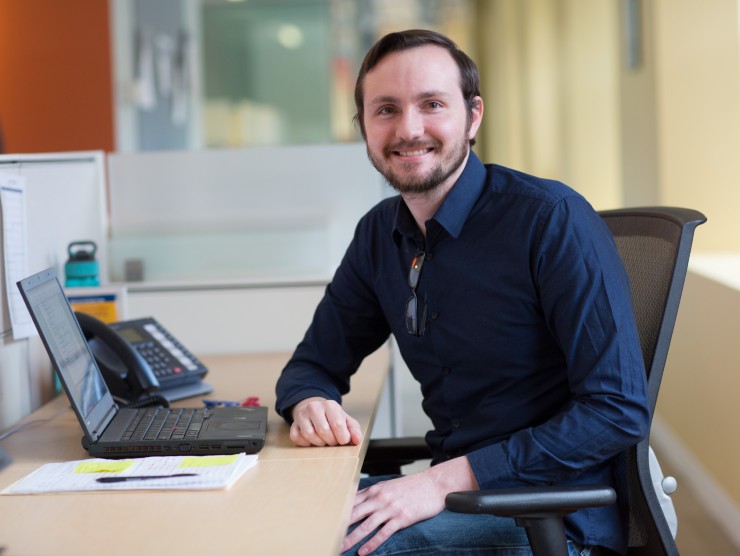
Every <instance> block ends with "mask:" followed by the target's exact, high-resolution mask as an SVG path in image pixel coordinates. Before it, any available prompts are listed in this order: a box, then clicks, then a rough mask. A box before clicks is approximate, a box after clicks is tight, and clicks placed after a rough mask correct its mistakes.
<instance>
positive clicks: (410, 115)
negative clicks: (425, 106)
mask: <svg viewBox="0 0 740 556" xmlns="http://www.w3.org/2000/svg"><path fill="white" fill-rule="evenodd" d="M396 133H397V135H398V138H399V139H401V140H403V141H411V140H413V139H418V138H419V137H421V136H422V135H424V116H423V115H422V114H419V112H418V111H416V110H405V111H404V112H403V114H402V115H401V118H400V121H399V124H398V129H397V130H396Z"/></svg>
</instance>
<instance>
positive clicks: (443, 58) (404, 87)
mask: <svg viewBox="0 0 740 556" xmlns="http://www.w3.org/2000/svg"><path fill="white" fill-rule="evenodd" d="M460 81H461V76H460V69H459V68H458V67H457V64H456V63H455V60H453V58H452V56H451V55H450V53H449V52H447V50H446V49H444V48H442V47H441V46H434V45H425V46H419V47H415V48H410V49H407V50H401V51H398V52H392V53H390V54H388V55H386V56H385V57H384V58H383V59H381V60H380V62H378V63H377V65H376V66H375V67H374V68H373V69H372V70H370V71H369V72H368V73H367V74H366V75H365V82H364V89H365V91H364V92H365V101H366V102H371V101H372V99H373V98H374V97H376V96H407V95H415V94H418V93H420V92H425V91H440V92H444V93H448V94H454V93H455V92H457V93H459V94H460V95H462V91H461V88H460Z"/></svg>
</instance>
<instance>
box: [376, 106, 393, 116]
mask: <svg viewBox="0 0 740 556" xmlns="http://www.w3.org/2000/svg"><path fill="white" fill-rule="evenodd" d="M395 112H396V109H395V108H394V107H393V106H381V107H380V108H378V114H379V115H381V116H386V115H389V114H394V113H395Z"/></svg>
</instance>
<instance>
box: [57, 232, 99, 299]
mask: <svg viewBox="0 0 740 556" xmlns="http://www.w3.org/2000/svg"><path fill="white" fill-rule="evenodd" d="M97 248H98V247H97V245H95V242H94V241H73V242H72V243H70V244H69V245H68V246H67V253H68V254H69V259H67V262H66V263H65V264H64V275H65V277H66V278H65V281H64V285H65V286H66V287H68V288H81V287H85V286H99V285H100V267H99V265H98V261H96V260H95V252H96V251H97Z"/></svg>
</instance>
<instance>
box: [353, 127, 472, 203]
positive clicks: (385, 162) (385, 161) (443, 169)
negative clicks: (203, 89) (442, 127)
mask: <svg viewBox="0 0 740 556" xmlns="http://www.w3.org/2000/svg"><path fill="white" fill-rule="evenodd" d="M429 148H432V149H434V150H435V151H437V152H442V150H441V149H442V144H441V143H440V142H439V141H433V142H432V143H430V142H428V141H427V142H421V141H413V142H407V143H398V144H395V145H392V146H388V147H385V148H384V149H383V153H382V156H374V155H373V153H371V152H370V149H369V148H368V149H367V156H368V158H369V159H370V163H371V164H372V165H373V167H374V168H375V169H376V170H377V171H378V172H380V174H381V175H382V176H383V177H384V178H385V180H386V181H387V182H388V184H389V185H390V186H391V187H392V188H393V189H395V190H396V191H397V192H398V193H401V194H410V195H413V194H424V193H429V192H431V191H434V190H435V189H436V188H437V187H438V186H439V185H440V184H442V183H444V182H445V181H446V180H447V178H449V177H450V176H451V175H452V174H454V173H455V172H456V171H457V170H458V169H459V168H460V166H462V164H463V163H464V162H465V158H466V157H467V156H468V152H469V150H470V143H469V138H468V130H466V132H465V134H464V135H463V136H462V137H461V138H460V139H459V140H458V141H456V142H455V143H454V144H453V145H452V147H451V150H450V152H449V154H446V155H445V154H444V153H443V157H442V159H441V160H440V161H439V162H438V163H437V164H436V165H434V166H433V167H432V168H431V169H430V170H429V171H428V172H426V173H425V174H422V175H418V176H411V177H402V176H401V175H399V174H398V173H397V172H395V171H394V170H393V165H392V164H391V162H390V159H391V157H393V156H394V155H393V152H394V151H414V150H420V149H429ZM399 164H400V166H401V169H402V170H407V171H411V170H413V169H414V167H415V166H416V164H418V163H416V162H400V163H399Z"/></svg>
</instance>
